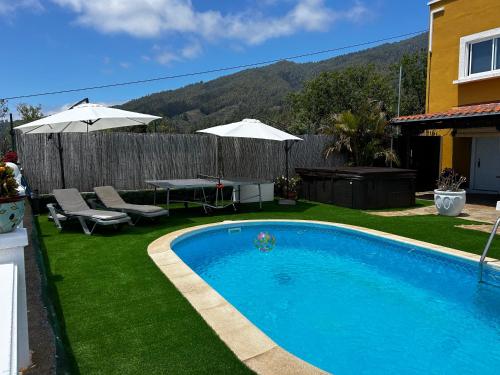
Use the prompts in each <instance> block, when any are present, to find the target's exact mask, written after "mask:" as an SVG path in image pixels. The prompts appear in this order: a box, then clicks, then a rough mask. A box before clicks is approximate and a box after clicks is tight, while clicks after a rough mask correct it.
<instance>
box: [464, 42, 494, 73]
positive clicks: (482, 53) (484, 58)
mask: <svg viewBox="0 0 500 375" xmlns="http://www.w3.org/2000/svg"><path fill="white" fill-rule="evenodd" d="M492 54H493V42H492V40H486V41H484V42H479V43H474V44H471V45H470V69H469V74H475V73H481V72H488V71H490V70H491V57H492Z"/></svg>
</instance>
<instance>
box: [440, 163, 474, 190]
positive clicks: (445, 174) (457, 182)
mask: <svg viewBox="0 0 500 375" xmlns="http://www.w3.org/2000/svg"><path fill="white" fill-rule="evenodd" d="M466 181H467V178H465V177H464V176H462V175H461V174H459V173H457V171H455V170H454V169H452V168H446V169H444V170H443V171H442V172H441V174H440V175H439V179H438V180H437V188H438V190H443V191H459V190H460V186H461V185H462V184H463V183H465V182H466Z"/></svg>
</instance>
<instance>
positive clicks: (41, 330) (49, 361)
mask: <svg viewBox="0 0 500 375" xmlns="http://www.w3.org/2000/svg"><path fill="white" fill-rule="evenodd" d="M24 227H25V228H26V229H27V230H28V236H29V245H28V246H27V247H26V248H25V252H24V263H25V268H26V288H27V291H26V292H27V298H28V332H29V343H30V350H31V352H32V366H31V367H30V368H29V369H28V370H27V371H26V372H25V374H29V375H35V374H37V375H38V374H43V375H50V374H55V373H56V347H55V341H54V333H53V331H52V327H51V325H50V323H49V320H48V317H47V310H46V308H45V306H44V303H43V300H42V289H41V288H42V284H41V276H40V270H39V267H38V263H37V260H36V259H37V258H36V251H37V250H36V249H35V248H34V247H33V243H32V213H31V207H30V205H29V204H28V202H26V213H25V216H24Z"/></svg>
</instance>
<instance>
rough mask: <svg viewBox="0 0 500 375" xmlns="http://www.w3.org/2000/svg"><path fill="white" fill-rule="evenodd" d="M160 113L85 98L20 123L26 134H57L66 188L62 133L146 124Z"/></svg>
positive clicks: (62, 175)
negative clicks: (129, 108) (33, 119)
mask: <svg viewBox="0 0 500 375" xmlns="http://www.w3.org/2000/svg"><path fill="white" fill-rule="evenodd" d="M159 118H160V117H158V116H152V115H146V114H142V113H137V112H129V111H124V110H121V109H117V108H109V107H106V106H104V105H101V104H94V103H89V101H88V99H84V100H82V101H80V102H78V103H76V104H75V105H73V106H72V107H70V108H69V109H67V110H65V111H62V112H59V113H56V114H53V115H51V116H47V117H44V118H41V119H39V120H36V121H33V122H29V123H27V124H24V125H21V126H17V127H16V128H14V129H18V130H20V131H21V132H22V133H23V134H40V133H57V141H58V150H59V160H60V163H61V179H62V187H63V188H65V187H66V182H65V179H64V168H63V154H62V151H63V150H62V146H61V133H88V132H93V131H97V130H104V129H113V128H121V127H125V126H136V125H147V124H149V123H150V122H151V121H153V120H156V119H159Z"/></svg>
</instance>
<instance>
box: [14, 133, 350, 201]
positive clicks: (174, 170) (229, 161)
mask: <svg viewBox="0 0 500 375" xmlns="http://www.w3.org/2000/svg"><path fill="white" fill-rule="evenodd" d="M302 138H303V139H304V141H303V142H297V143H295V144H294V146H293V147H292V150H291V152H290V173H293V170H294V168H295V167H307V166H314V167H334V166H338V165H341V164H343V163H344V159H343V158H342V157H341V156H335V157H331V158H329V159H328V160H325V158H324V153H323V151H324V148H325V146H326V144H327V143H328V142H330V141H331V138H328V137H324V136H318V135H304V136H302ZM17 142H18V151H19V157H20V163H21V165H22V167H23V173H24V175H25V176H26V178H27V180H28V182H29V184H30V186H31V188H32V189H37V190H38V191H39V192H40V194H46V193H50V192H51V191H52V190H53V189H55V188H59V187H61V165H60V163H59V156H58V155H59V154H58V149H57V137H55V136H53V137H50V136H49V135H47V134H27V135H20V134H18V135H17ZM61 143H62V147H63V160H64V162H63V164H64V174H65V178H66V186H67V187H76V188H78V189H79V190H80V191H92V189H93V187H95V186H101V185H113V186H115V187H116V188H117V189H123V190H136V189H145V188H148V186H147V184H145V182H144V181H145V180H147V179H172V178H194V177H196V176H197V175H198V174H199V173H203V174H209V175H215V174H216V171H215V169H216V167H215V149H216V140H215V137H214V136H210V135H198V134H151V133H148V134H137V133H88V134H85V133H84V134H77V133H68V134H61ZM219 150H220V151H219V152H220V160H221V168H222V170H223V172H224V175H225V176H234V177H251V178H259V179H273V178H275V177H277V176H279V175H283V174H285V151H284V144H283V143H280V142H272V141H262V140H253V139H237V138H219Z"/></svg>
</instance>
